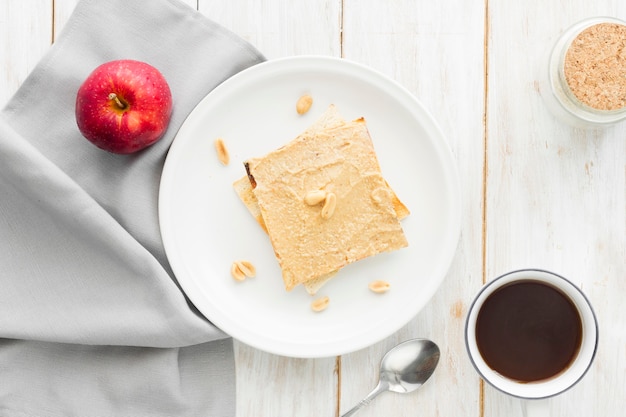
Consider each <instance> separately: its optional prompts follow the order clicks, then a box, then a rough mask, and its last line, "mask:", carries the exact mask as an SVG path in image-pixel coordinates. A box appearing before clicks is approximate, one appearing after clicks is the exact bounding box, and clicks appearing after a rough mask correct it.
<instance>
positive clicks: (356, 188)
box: [244, 106, 408, 290]
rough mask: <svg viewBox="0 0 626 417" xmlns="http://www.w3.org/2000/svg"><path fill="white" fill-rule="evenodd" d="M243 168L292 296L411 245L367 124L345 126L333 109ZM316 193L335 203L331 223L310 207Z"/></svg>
mask: <svg viewBox="0 0 626 417" xmlns="http://www.w3.org/2000/svg"><path fill="white" fill-rule="evenodd" d="M244 165H245V167H246V171H247V173H248V178H249V182H250V185H251V188H252V192H253V194H254V196H255V197H256V202H257V204H258V212H257V213H256V215H255V217H256V218H257V221H259V223H260V224H264V225H265V229H266V231H267V233H268V235H269V237H270V241H271V242H272V246H273V248H274V252H275V254H276V257H277V259H278V262H279V264H280V266H281V269H282V272H283V280H284V283H285V288H286V289H287V290H291V289H293V288H294V287H295V286H296V285H298V284H302V283H306V282H310V281H312V280H316V279H317V280H322V281H323V282H325V280H327V279H328V278H326V277H327V276H328V275H331V276H332V274H334V273H335V272H336V271H338V270H339V269H341V268H343V267H344V266H346V265H348V264H350V263H352V262H355V261H358V260H360V259H363V258H366V257H368V256H373V255H376V254H378V253H381V252H387V251H393V250H397V249H400V248H403V247H406V246H407V245H408V242H407V240H406V237H405V235H404V232H403V231H402V227H401V225H400V222H399V218H398V213H397V212H396V209H395V208H394V199H393V196H394V195H395V194H394V193H393V192H392V191H391V189H390V188H389V186H388V184H387V182H386V181H385V180H384V178H383V177H382V174H381V172H380V167H379V164H378V160H377V158H376V154H375V152H374V147H373V143H372V141H371V138H370V136H369V132H368V131H367V127H366V124H365V120H364V119H358V120H355V121H351V122H346V121H344V120H343V119H341V118H340V117H338V114H337V111H336V108H335V107H334V106H331V107H330V108H329V109H328V111H327V112H326V113H325V114H324V115H323V116H322V117H321V118H320V119H319V121H318V122H316V123H315V124H314V125H313V126H312V127H311V128H309V129H307V130H306V131H305V132H304V133H302V134H301V135H299V136H298V137H297V138H296V139H294V140H293V141H291V142H290V143H288V144H287V145H285V146H283V147H281V148H279V149H277V150H275V151H273V152H270V153H269V154H267V155H266V156H264V157H261V158H252V159H249V160H247V161H246V162H245V164H244ZM313 190H323V191H324V192H326V193H328V194H330V193H332V194H334V195H335V196H336V199H337V206H336V209H335V210H334V213H333V214H332V216H330V217H329V218H324V217H323V216H321V215H320V212H321V206H322V205H320V204H318V205H308V204H306V203H305V202H304V196H305V195H306V194H307V193H309V192H310V191H313ZM398 201H399V200H398ZM402 207H404V206H403V205H402ZM404 209H406V207H404ZM255 210H256V209H255ZM407 212H408V210H407ZM260 220H262V222H263V223H261V222H260ZM313 282H314V281H313Z"/></svg>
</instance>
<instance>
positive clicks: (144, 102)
mask: <svg viewBox="0 0 626 417" xmlns="http://www.w3.org/2000/svg"><path fill="white" fill-rule="evenodd" d="M171 114H172V93H171V91H170V87H169V85H168V84H167V81H166V80H165V78H164V77H163V75H162V74H161V73H160V72H159V71H158V70H157V69H156V68H154V67H153V66H151V65H148V64H146V63H145V62H141V61H133V60H128V59H125V60H118V61H111V62H107V63H105V64H102V65H100V66H99V67H97V68H96V69H95V70H94V71H93V72H92V73H91V74H89V76H88V77H87V79H86V80H85V82H84V83H83V84H82V85H81V86H80V88H79V89H78V94H77V95H76V122H77V123H78V129H79V130H80V132H81V133H82V134H83V136H85V137H86V138H87V139H88V140H89V141H91V142H92V143H93V144H95V145H96V146H97V147H99V148H101V149H104V150H106V151H109V152H113V153H118V154H129V153H133V152H136V151H139V150H141V149H143V148H145V147H147V146H149V145H152V144H153V143H154V142H156V141H157V140H159V139H160V138H161V137H162V136H163V133H165V129H166V128H167V125H168V124H169V121H170V116H171Z"/></svg>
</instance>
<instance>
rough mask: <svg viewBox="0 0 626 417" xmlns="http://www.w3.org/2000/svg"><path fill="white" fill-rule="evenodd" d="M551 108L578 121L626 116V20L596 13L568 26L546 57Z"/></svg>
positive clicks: (587, 122) (604, 121)
mask: <svg viewBox="0 0 626 417" xmlns="http://www.w3.org/2000/svg"><path fill="white" fill-rule="evenodd" d="M549 78H550V87H551V90H552V93H553V98H554V99H555V100H554V101H555V102H556V104H557V107H559V109H555V110H557V111H559V113H561V115H564V116H565V117H567V118H568V120H569V121H571V122H573V124H574V125H578V126H583V127H584V126H602V125H610V124H613V123H617V122H619V121H622V120H624V119H626V22H623V21H621V20H618V19H614V18H608V17H595V18H590V19H586V20H584V21H581V22H579V23H577V24H575V25H574V26H572V27H570V28H569V29H568V30H566V31H565V33H564V34H563V35H562V36H561V37H560V39H559V40H558V41H557V43H556V44H555V46H554V49H553V51H552V54H551V56H550V61H549Z"/></svg>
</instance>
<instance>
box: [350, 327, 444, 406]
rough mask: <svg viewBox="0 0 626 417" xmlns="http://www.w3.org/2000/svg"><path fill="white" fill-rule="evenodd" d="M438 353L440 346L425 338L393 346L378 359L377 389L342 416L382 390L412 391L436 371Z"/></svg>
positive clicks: (364, 403) (366, 403) (368, 401)
mask: <svg viewBox="0 0 626 417" xmlns="http://www.w3.org/2000/svg"><path fill="white" fill-rule="evenodd" d="M439 356H440V352H439V347H438V346H437V345H436V344H435V343H434V342H432V341H431V340H428V339H411V340H407V341H406V342H402V343H400V344H399V345H397V346H395V347H394V348H393V349H391V350H390V351H389V352H387V353H386V354H385V356H383V359H382V361H381V362H380V375H379V381H378V385H376V388H374V390H372V392H370V393H369V394H368V395H367V397H365V398H364V399H363V400H361V401H360V402H359V403H358V404H357V405H356V406H354V407H353V408H352V409H351V410H349V411H348V412H347V413H345V414H343V415H342V416H341V417H349V416H351V415H354V414H355V413H356V412H357V411H358V410H360V409H361V408H362V407H364V406H366V405H368V404H369V403H370V402H371V401H372V400H373V399H374V398H375V397H376V396H378V394H380V393H382V392H385V391H392V392H398V393H401V394H405V393H408V392H412V391H415V390H416V389H418V388H419V387H421V386H422V385H423V384H424V382H426V381H427V380H428V378H430V376H431V375H432V374H433V372H435V368H436V367H437V364H438V363H439Z"/></svg>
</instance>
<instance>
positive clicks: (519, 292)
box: [476, 280, 582, 382]
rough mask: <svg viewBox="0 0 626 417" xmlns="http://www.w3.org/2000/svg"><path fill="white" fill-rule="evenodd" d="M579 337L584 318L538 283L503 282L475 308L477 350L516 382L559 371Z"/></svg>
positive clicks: (555, 292) (571, 356) (554, 291)
mask: <svg viewBox="0 0 626 417" xmlns="http://www.w3.org/2000/svg"><path fill="white" fill-rule="evenodd" d="M581 340H582V322H581V318H580V315H579V314H578V310H577V309H576V307H575V306H574V304H573V303H572V301H571V300H570V299H569V298H568V297H567V296H566V295H565V294H563V293H562V292H561V291H560V290H558V289H556V288H554V287H552V286H550V285H547V284H544V283H541V282H537V281H531V280H524V281H518V282H515V283H512V284H509V285H505V286H503V287H502V288H499V289H497V290H496V291H494V292H493V293H492V294H491V295H489V296H488V297H487V299H486V300H485V302H484V303H483V305H482V307H481V309H480V311H479V312H478V318H477V322H476V343H477V344H478V349H479V351H480V354H481V355H482V357H483V359H484V360H485V362H486V363H487V365H489V367H490V368H492V369H493V370H494V371H496V372H498V373H500V374H501V375H504V376H506V377H508V378H511V379H514V380H517V381H522V382H531V381H538V380H542V379H546V378H550V377H552V376H555V375H557V374H559V373H560V372H562V371H563V370H565V369H566V368H567V367H568V366H569V364H570V363H571V362H572V360H573V359H574V358H575V356H576V354H577V353H578V350H579V349H580V344H581Z"/></svg>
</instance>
